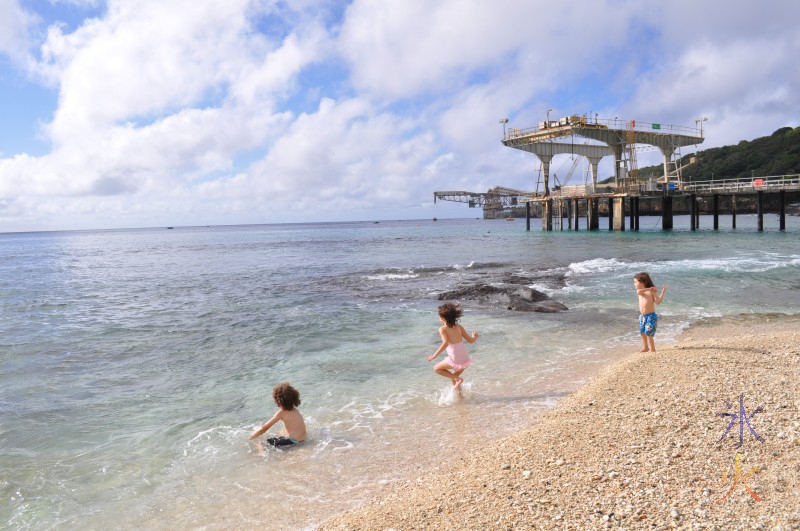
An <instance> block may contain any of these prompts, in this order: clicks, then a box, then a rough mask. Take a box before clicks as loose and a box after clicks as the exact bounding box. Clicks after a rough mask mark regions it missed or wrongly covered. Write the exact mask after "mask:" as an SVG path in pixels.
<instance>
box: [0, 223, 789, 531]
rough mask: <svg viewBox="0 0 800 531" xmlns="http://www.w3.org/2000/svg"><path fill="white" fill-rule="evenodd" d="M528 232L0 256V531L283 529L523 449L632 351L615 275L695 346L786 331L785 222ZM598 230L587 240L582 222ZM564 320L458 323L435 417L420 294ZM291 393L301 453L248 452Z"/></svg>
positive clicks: (628, 304) (32, 249)
mask: <svg viewBox="0 0 800 531" xmlns="http://www.w3.org/2000/svg"><path fill="white" fill-rule="evenodd" d="M537 222H538V220H534V230H533V231H531V232H526V231H525V230H524V221H522V220H517V221H515V222H506V221H502V220H499V221H484V220H440V221H438V222H435V223H434V222H432V221H429V220H425V221H403V222H385V221H384V222H381V223H378V224H376V223H372V222H364V223H339V224H313V225H312V224H309V225H271V226H245V227H203V228H180V227H179V228H176V229H174V230H165V229H147V230H121V231H84V232H61V233H29V234H2V235H0V493H2V500H3V502H2V504H0V519H2V521H6V522H8V527H9V528H12V529H23V528H25V529H27V528H32V529H48V528H87V527H88V528H104V529H114V528H130V527H140V528H176V527H178V528H183V527H193V526H195V527H198V526H206V527H209V528H221V527H233V526H238V527H256V526H262V527H264V526H267V527H270V528H283V529H292V528H303V527H309V526H313V524H314V523H315V522H319V521H320V520H321V519H322V518H324V517H325V516H327V515H330V514H332V513H335V512H338V511H341V510H344V509H347V508H348V507H351V506H352V505H354V504H356V503H358V502H359V501H360V500H362V499H364V498H365V497H367V496H370V495H374V494H375V493H376V492H379V490H380V489H381V488H382V485H385V484H387V483H390V482H392V481H397V480H399V479H403V478H408V477H412V478H413V477H415V474H417V473H418V470H417V467H420V468H424V467H426V466H430V465H432V464H436V463H439V462H441V461H442V460H443V459H445V460H446V459H447V457H448V456H451V455H457V454H458V452H460V451H462V448H463V447H464V446H465V445H468V444H470V443H472V442H474V441H477V440H481V439H485V438H492V437H499V436H502V434H503V433H507V432H508V431H510V430H514V429H519V428H521V427H523V426H525V425H526V424H527V423H529V422H530V421H531V416H532V415H533V414H535V413H536V412H538V411H541V410H542V409H543V408H546V407H550V406H552V405H553V404H554V403H555V402H556V401H557V399H558V398H559V397H560V396H563V394H565V393H567V392H569V391H570V390H572V389H574V388H575V387H576V386H578V385H579V384H580V383H581V382H582V381H584V380H585V378H587V377H589V376H591V374H592V373H593V372H594V371H595V370H596V369H597V367H600V366H602V365H603V364H606V363H609V362H610V361H612V360H613V359H614V356H615V354H614V349H617V352H623V351H624V352H628V351H630V350H637V349H638V348H639V338H638V334H637V331H636V319H637V315H638V312H637V308H636V299H635V294H634V292H633V288H632V276H633V274H634V273H636V272H638V271H641V270H647V271H650V273H651V274H652V276H653V278H654V280H655V282H656V284H657V285H661V284H662V283H665V282H666V283H667V284H668V285H669V288H668V293H667V297H666V299H665V302H664V304H663V305H662V306H661V307H659V308H658V310H659V313H660V315H661V321H660V322H659V333H658V336H657V343H661V344H668V343H670V342H672V341H674V337H675V336H676V335H677V334H678V333H680V331H682V330H684V329H685V328H686V327H688V326H689V325H690V324H692V323H696V322H699V321H702V320H705V319H709V318H716V317H732V316H739V315H741V314H747V315H756V316H757V315H766V314H772V313H785V314H798V313H800V296H798V295H800V238H799V237H800V220H798V218H789V219H788V228H787V230H786V231H785V232H780V231H778V230H777V220H776V219H772V218H771V217H770V218H768V219H767V226H766V231H764V232H763V233H759V232H757V231H755V230H754V227H755V220H754V219H753V218H752V217H751V216H739V218H738V219H737V224H738V228H737V230H735V231H733V230H730V229H727V228H725V227H729V226H730V223H729V219H727V218H724V217H723V219H722V221H721V226H722V227H724V228H723V229H722V230H721V231H718V232H715V231H712V230H709V228H708V225H710V222H709V221H706V220H705V219H704V220H703V221H701V230H699V231H695V232H691V231H688V230H687V228H688V219H686V218H685V217H684V218H681V217H678V218H676V229H675V230H674V231H672V232H669V233H664V232H662V231H660V230H659V224H658V223H659V220H658V219H657V218H644V219H643V220H642V223H641V225H640V226H641V228H642V230H641V231H640V232H638V233H634V232H624V233H609V232H607V231H600V232H596V233H587V232H577V233H576V232H569V231H563V232H561V231H559V232H552V233H544V232H541V231H540V230H538V225H537ZM601 223H602V222H601ZM508 274H516V275H524V276H529V277H530V278H531V285H532V286H534V287H536V288H537V289H540V290H541V291H544V292H545V293H547V294H549V295H550V296H552V297H553V298H554V299H556V300H558V301H560V302H562V303H564V304H565V305H567V306H568V307H569V308H570V310H569V311H568V312H565V313H561V314H523V313H514V312H509V311H507V310H505V309H503V308H492V307H488V306H481V305H479V304H473V303H470V302H468V301H463V302H464V306H465V309H466V313H465V316H464V319H463V323H464V324H465V326H466V327H467V328H468V329H469V330H473V329H476V330H478V331H479V332H481V335H482V337H481V339H480V340H479V342H478V343H476V344H475V345H473V346H471V349H470V352H471V355H472V357H473V358H474V359H475V360H476V363H475V364H474V365H473V366H472V367H470V369H469V370H468V371H467V372H466V373H465V377H466V380H467V384H466V399H465V400H464V401H463V402H460V403H455V402H454V401H453V400H452V397H451V396H450V394H449V391H448V385H447V381H446V380H444V379H443V378H441V377H438V376H436V375H435V374H433V372H432V371H431V364H429V363H427V362H425V360H424V358H425V356H426V355H428V354H430V353H432V352H433V351H434V350H435V348H436V347H437V345H438V343H437V339H438V335H437V333H436V330H437V327H438V320H437V318H436V314H435V309H436V307H437V305H438V304H439V301H438V300H436V296H437V294H438V293H441V292H443V291H446V290H449V289H453V288H454V287H459V286H463V285H465V284H469V283H474V282H479V281H480V282H487V283H492V282H496V281H498V280H499V279H500V278H502V277H503V276H504V275H508ZM282 381H290V382H292V384H294V385H295V386H296V387H297V388H298V389H299V390H300V392H301V395H302V399H303V405H302V406H301V408H300V409H301V411H302V412H303V414H304V415H305V417H306V421H307V424H308V428H309V433H310V438H309V441H308V442H307V443H305V444H304V445H303V446H302V447H300V448H295V449H293V450H291V451H284V452H277V451H270V452H267V454H266V455H263V456H262V455H259V454H258V452H257V451H255V448H254V447H252V446H251V445H249V444H248V443H247V440H246V439H247V436H248V435H249V433H250V432H251V431H252V430H253V429H254V428H255V427H256V426H257V425H259V424H261V423H262V422H264V421H265V420H266V419H268V418H269V417H270V416H271V415H272V413H273V412H274V409H275V406H274V404H273V403H272V399H271V396H270V395H271V389H272V387H273V386H274V385H275V384H277V383H280V382H282Z"/></svg>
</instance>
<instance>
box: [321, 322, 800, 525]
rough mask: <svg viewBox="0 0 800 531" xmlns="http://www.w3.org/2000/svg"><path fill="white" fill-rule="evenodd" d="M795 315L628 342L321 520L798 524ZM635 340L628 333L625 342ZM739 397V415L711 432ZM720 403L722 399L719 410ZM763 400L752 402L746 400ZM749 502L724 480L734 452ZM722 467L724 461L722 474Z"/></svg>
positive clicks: (799, 374)
mask: <svg viewBox="0 0 800 531" xmlns="http://www.w3.org/2000/svg"><path fill="white" fill-rule="evenodd" d="M797 330H800V316H797V315H781V314H769V315H758V316H748V315H742V316H737V317H731V318H724V319H713V320H709V321H705V322H702V323H699V324H697V325H693V326H692V327H690V328H689V329H688V330H687V331H685V332H684V333H683V334H682V336H681V337H680V338H679V343H678V344H677V345H670V346H666V347H664V348H663V349H662V350H659V351H658V352H656V353H647V354H632V355H625V356H624V357H623V359H622V360H621V361H619V362H617V363H614V364H613V365H612V366H610V367H608V368H606V369H604V370H603V371H602V372H601V374H600V375H598V376H597V377H596V378H594V379H593V380H592V381H591V382H590V383H588V384H586V385H584V386H582V387H581V388H580V389H578V390H577V391H576V392H574V393H572V394H571V395H570V396H568V397H567V398H565V399H564V400H563V401H562V402H560V403H559V404H558V406H556V408H555V409H553V410H552V411H549V412H546V413H544V414H542V415H541V417H540V419H539V422H536V423H535V424H534V425H533V426H532V427H530V428H528V429H525V430H522V431H519V432H517V433H514V434H512V435H511V436H509V437H507V438H505V439H504V440H501V441H492V442H491V443H490V444H488V445H486V446H484V447H481V448H480V449H478V450H477V451H476V452H474V453H472V454H467V455H463V456H460V457H454V459H450V460H443V462H442V464H441V465H440V466H439V467H437V469H434V470H431V471H430V472H429V473H428V474H427V475H424V476H422V477H420V478H418V479H417V480H416V481H411V480H407V481H405V482H403V483H398V484H396V485H393V486H389V487H386V490H385V491H384V493H383V494H382V495H381V496H380V497H377V498H375V499H373V500H372V501H371V502H369V503H367V504H366V505H364V506H362V507H360V508H357V509H355V510H352V511H349V512H347V513H344V514H341V515H338V516H336V517H334V518H332V519H330V520H328V521H326V522H324V523H323V524H322V525H321V527H320V528H321V529H331V530H333V529H348V530H355V529H359V530H360V529H364V530H366V529H386V528H395V529H412V528H414V529H422V528H425V529H560V528H563V527H564V526H565V525H572V526H575V527H576V528H587V529H591V528H600V527H606V526H610V525H614V524H616V525H621V526H623V527H625V528H628V529H639V528H650V527H652V526H653V525H658V526H673V525H677V526H682V525H687V524H690V523H691V524H693V525H694V524H699V523H704V524H707V525H711V526H713V525H718V526H721V527H723V528H725V527H735V526H742V525H746V526H748V527H749V526H751V525H756V524H762V525H763V526H765V528H774V527H775V526H777V525H781V526H787V527H790V528H797V527H798V526H800V496H799V495H800V479H799V478H798V474H797V470H800V401H798V400H797V397H798V396H800V349H799V348H798V345H800V332H798V331H797ZM637 346H638V345H637V344H636V343H635V342H632V343H631V349H632V350H635V348H636V347H637ZM740 397H741V403H742V404H743V406H744V407H745V408H746V415H748V418H749V420H750V422H751V425H752V428H753V430H754V431H755V432H756V433H758V434H759V436H761V437H762V438H763V441H764V442H760V441H759V440H757V439H756V438H755V436H753V435H751V434H750V433H748V426H747V425H746V424H745V425H744V430H743V431H744V438H743V439H742V447H741V448H737V447H736V446H737V444H738V443H739V440H738V438H739V431H738V426H739V425H738V424H736V426H735V427H736V428H737V429H731V430H730V432H729V433H728V435H727V436H725V437H724V438H721V437H722V435H723V433H724V432H725V428H726V426H727V425H728V423H729V422H730V420H729V419H730V417H723V416H720V415H721V414H723V413H726V412H733V413H738V412H739V406H740ZM726 404H727V405H730V406H731V408H730V409H728V408H727V406H726ZM759 406H761V407H762V408H763V410H762V411H760V412H759V413H757V414H756V413H754V412H755V410H756V409H757V408H758V407H759ZM737 454H739V456H740V458H741V465H740V466H741V470H742V474H743V475H746V474H748V473H751V471H753V470H754V469H755V468H758V470H759V471H758V472H753V473H752V475H750V476H748V477H747V479H746V482H747V485H748V488H750V489H751V490H752V492H753V493H755V494H756V495H757V496H759V497H760V498H762V501H756V500H755V499H754V498H753V497H752V496H751V494H749V493H748V491H747V490H746V489H745V488H744V486H743V485H742V483H741V482H739V483H737V484H736V485H734V489H733V490H732V491H731V493H730V494H729V495H728V497H727V498H725V499H722V500H721V501H720V502H717V500H719V499H721V498H723V497H724V496H725V494H726V493H727V492H728V490H729V489H730V488H731V486H732V485H733V479H734V477H735V470H736V469H735V458H736V455H737ZM723 473H725V474H726V478H725V482H722V481H721V479H722V477H723Z"/></svg>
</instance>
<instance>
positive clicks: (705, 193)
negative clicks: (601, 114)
mask: <svg viewBox="0 0 800 531" xmlns="http://www.w3.org/2000/svg"><path fill="white" fill-rule="evenodd" d="M705 120H706V118H698V119H697V120H695V125H696V126H697V127H694V128H691V127H680V126H673V125H665V124H660V123H653V122H641V121H636V120H620V119H618V118H614V119H612V120H608V119H599V118H598V117H597V116H595V117H594V119H587V118H586V116H585V115H572V116H567V117H564V118H561V119H559V120H553V121H551V120H550V119H549V116H548V119H547V121H544V122H540V123H539V124H538V126H537V127H533V128H529V129H516V128H510V129H508V130H506V125H505V124H506V123H507V122H508V120H507V119H503V120H500V123H502V124H503V139H502V143H503V145H505V146H506V147H510V148H513V149H519V150H522V151H525V152H528V153H531V154H533V155H534V156H536V157H537V159H538V160H539V161H540V162H541V171H542V176H543V180H544V190H543V191H542V192H539V191H535V192H523V191H520V190H514V189H510V188H502V187H497V188H493V189H492V190H490V191H489V192H486V193H481V192H464V191H456V192H434V202H436V200H437V199H440V200H445V201H457V202H464V203H469V205H470V206H471V207H476V206H482V207H484V208H486V209H492V208H494V209H502V208H506V207H509V206H521V205H524V206H525V214H526V216H525V217H526V228H527V230H530V220H531V217H532V213H531V206H532V205H535V206H536V207H538V210H539V211H540V212H541V218H542V229H543V230H554V229H556V228H559V229H561V230H563V229H564V225H565V220H566V225H567V228H568V229H570V230H580V228H581V221H582V217H581V216H580V215H579V214H580V213H581V212H583V214H584V215H585V217H586V220H585V222H584V223H583V225H584V228H586V229H588V230H599V229H600V210H601V205H602V207H603V209H604V210H606V213H607V216H608V230H615V231H624V230H626V218H627V220H628V230H639V217H640V207H641V205H642V203H643V202H645V203H647V204H648V205H650V206H651V208H650V209H649V210H650V211H657V212H659V213H660V214H661V227H662V229H663V230H671V229H672V228H673V214H674V211H675V208H674V206H675V203H676V202H680V203H681V204H685V203H686V202H687V201H688V203H689V208H688V211H689V212H688V213H689V214H690V229H691V230H696V229H698V228H699V226H700V210H701V209H700V202H701V201H703V202H706V203H709V202H710V205H711V206H710V209H711V215H712V216H713V227H714V229H718V228H719V215H720V211H721V205H722V203H723V202H725V203H726V204H727V205H730V206H729V207H728V209H729V210H730V213H731V214H732V228H736V208H737V201H742V198H745V199H746V200H747V202H748V203H752V202H755V205H756V214H757V220H758V230H760V231H761V230H764V213H765V206H764V205H765V194H766V195H768V196H769V198H770V201H769V202H770V203H775V202H776V201H777V212H778V217H779V227H780V230H785V228H786V205H787V202H790V201H797V200H798V198H800V175H779V176H767V177H758V178H756V177H755V176H753V177H751V178H747V179H719V180H713V181H703V182H686V181H684V180H683V179H682V170H683V169H684V168H685V167H686V166H681V165H680V149H681V147H685V146H689V145H697V144H700V143H702V142H703V141H704V140H705V139H704V137H703V122H704V121H705ZM566 137H572V141H571V142H564V141H563V140H564V138H566ZM576 137H577V138H578V140H577V141H576V140H575V138H576ZM654 149H658V150H659V151H661V154H662V157H663V168H664V170H663V175H662V176H661V177H659V178H650V179H641V178H640V177H639V175H638V168H637V162H636V155H637V153H638V152H641V151H648V150H654ZM559 154H570V155H573V156H577V157H585V158H586V159H587V160H588V161H589V165H590V168H591V182H585V183H584V184H583V185H577V186H558V187H554V189H553V190H551V189H550V163H551V161H552V158H553V157H554V156H555V155H559ZM607 156H613V157H614V161H615V164H614V176H613V183H609V184H607V185H599V184H598V182H597V168H598V165H599V163H600V161H601V160H602V159H603V158H604V157H607ZM695 161H696V159H692V160H691V162H690V164H693V163H694V162H695ZM773 194H774V196H773ZM654 202H655V203H656V204H655V206H653V203H654Z"/></svg>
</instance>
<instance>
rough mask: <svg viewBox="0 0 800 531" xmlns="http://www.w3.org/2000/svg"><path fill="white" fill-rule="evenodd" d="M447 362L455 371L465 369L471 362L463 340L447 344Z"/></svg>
mask: <svg viewBox="0 0 800 531" xmlns="http://www.w3.org/2000/svg"><path fill="white" fill-rule="evenodd" d="M447 363H448V364H449V365H450V366H451V367H452V368H454V369H455V370H457V371H460V370H461V369H466V368H467V367H469V364H470V363H472V359H471V358H470V357H469V354H467V347H466V346H464V342H463V341H460V342H458V343H450V344H449V345H447Z"/></svg>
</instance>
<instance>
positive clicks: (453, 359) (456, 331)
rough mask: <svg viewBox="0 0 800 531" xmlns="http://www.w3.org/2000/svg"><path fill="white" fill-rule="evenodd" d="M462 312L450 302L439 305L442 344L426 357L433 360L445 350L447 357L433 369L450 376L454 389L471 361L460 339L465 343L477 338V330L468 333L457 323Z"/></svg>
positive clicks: (460, 382) (460, 381) (442, 374)
mask: <svg viewBox="0 0 800 531" xmlns="http://www.w3.org/2000/svg"><path fill="white" fill-rule="evenodd" d="M463 313H464V312H463V310H462V309H461V306H459V305H456V304H453V303H450V302H448V303H446V304H442V305H441V306H439V321H441V323H442V326H441V328H439V335H440V336H442V344H441V345H439V348H438V349H436V352H434V353H433V354H431V355H430V356H428V357H427V358H426V359H427V360H428V361H433V360H434V359H435V358H436V356H438V355H439V354H441V353H442V352H444V351H445V350H446V351H447V358H446V359H445V360H443V361H440V362H439V363H437V364H436V365H435V366H434V367H433V370H434V371H435V372H436V374H438V375H441V376H444V377H445V378H450V381H451V382H453V387H455V388H456V389H458V388H460V387H461V384H463V383H464V380H463V379H461V373H463V372H464V369H466V368H467V367H469V365H470V364H471V363H472V359H470V357H469V354H467V347H466V346H465V345H464V342H463V341H462V339H466V340H467V343H474V342H475V341H476V340H477V339H478V332H472V335H469V334H467V331H466V330H464V327H463V326H461V325H460V324H458V320H459V319H460V318H461V315H462V314H463Z"/></svg>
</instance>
